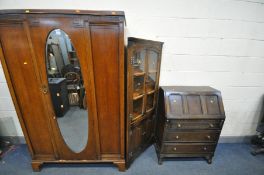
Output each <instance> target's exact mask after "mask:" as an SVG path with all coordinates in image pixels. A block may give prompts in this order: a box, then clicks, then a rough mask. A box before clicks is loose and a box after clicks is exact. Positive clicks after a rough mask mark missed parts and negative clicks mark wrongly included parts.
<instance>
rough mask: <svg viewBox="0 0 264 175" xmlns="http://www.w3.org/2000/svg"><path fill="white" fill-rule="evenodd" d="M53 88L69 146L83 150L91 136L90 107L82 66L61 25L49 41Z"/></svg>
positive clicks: (60, 122)
mask: <svg viewBox="0 0 264 175" xmlns="http://www.w3.org/2000/svg"><path fill="white" fill-rule="evenodd" d="M46 68H47V75H48V83H49V91H50V93H49V94H50V95H51V99H52V105H53V109H54V113H55V114H56V118H57V122H58V125H59V128H60V131H61V135H62V136H63V139H64V141H65V143H66V144H67V145H68V147H69V148H70V149H71V150H72V151H74V152H76V153H78V152H81V151H82V150H83V149H84V148H85V147H86V144H87V140H88V111H87V110H88V107H87V103H86V96H85V87H84V83H83V78H82V77H83V76H82V71H81V66H80V63H79V59H78V58H77V54H76V52H75V49H74V47H73V45H72V43H71V39H70V38H69V36H68V35H67V34H66V33H65V32H64V31H63V30H61V29H55V30H53V31H51V32H50V34H49V36H48V38H47V42H46Z"/></svg>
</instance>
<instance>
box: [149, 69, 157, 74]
mask: <svg viewBox="0 0 264 175" xmlns="http://www.w3.org/2000/svg"><path fill="white" fill-rule="evenodd" d="M148 73H150V74H154V73H157V71H156V70H149V71H148Z"/></svg>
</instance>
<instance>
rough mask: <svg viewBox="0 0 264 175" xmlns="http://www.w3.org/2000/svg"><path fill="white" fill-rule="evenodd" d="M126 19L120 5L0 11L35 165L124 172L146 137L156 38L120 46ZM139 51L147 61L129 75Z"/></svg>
mask: <svg viewBox="0 0 264 175" xmlns="http://www.w3.org/2000/svg"><path fill="white" fill-rule="evenodd" d="M124 26H125V16H124V12H120V11H85V10H2V11H0V58H1V63H2V67H3V70H4V73H5V77H6V80H7V83H8V87H9V90H10V93H11V96H12V99H13V102H14V105H15V109H16V112H17V115H18V118H19V121H20V124H21V127H22V130H23V133H24V136H25V139H26V142H27V145H28V148H29V152H30V154H31V157H32V168H33V170H34V171H40V168H41V166H42V165H43V164H45V163H113V164H115V165H116V166H117V167H118V169H119V170H120V171H125V169H126V165H127V167H128V166H129V164H130V162H131V160H132V157H133V159H134V158H135V157H137V155H139V153H140V152H142V150H143V148H146V147H147V146H149V145H150V144H151V143H152V141H153V138H152V137H153V133H154V132H153V128H154V127H153V125H154V123H155V119H154V118H155V115H154V113H155V109H156V108H155V105H156V99H157V96H156V95H157V92H158V77H159V67H160V55H161V47H162V43H160V42H154V41H148V40H140V39H135V38H130V39H129V43H130V44H129V46H128V48H127V52H126V49H125V48H126V46H125V40H126V39H125V37H124ZM130 46H131V47H130ZM129 48H131V49H129ZM139 50H142V53H141V52H138V51H139ZM125 53H127V54H125ZM140 54H141V55H140ZM142 54H145V55H142ZM139 57H141V58H140V59H142V58H144V59H145V62H144V64H146V65H147V64H148V62H147V61H148V60H149V63H150V64H149V65H150V66H145V67H146V68H144V70H143V71H142V72H134V74H133V75H132V72H131V71H132V67H133V65H134V64H135V66H138V65H139V63H141V62H140V59H139ZM134 58H137V59H136V62H133V61H135V59H134ZM135 66H134V67H135ZM151 68H153V69H151ZM151 71H152V72H151ZM134 82H136V83H134ZM132 86H133V87H135V88H134V90H135V92H136V91H137V90H136V89H139V91H141V90H142V91H141V93H139V94H137V95H136V94H135V93H133V88H131V87H132ZM148 87H149V88H148ZM139 91H137V92H139ZM128 94H129V95H128ZM133 94H134V96H133ZM140 100H141V101H140ZM137 101H140V102H137ZM133 105H134V107H133ZM139 108H141V111H139V110H138V109H139ZM133 109H134V113H133ZM138 111H139V112H140V113H141V114H140V113H137V115H136V112H138ZM141 123H143V124H141ZM135 128H136V130H135ZM147 131H149V132H147ZM145 135H147V136H146V137H147V138H148V139H147V140H148V141H147V142H146V143H144V144H143V145H144V146H142V144H141V143H143V142H141V141H139V140H140V139H141V140H142V139H143V136H145ZM144 140H146V139H144ZM134 142H138V143H137V144H136V143H134ZM139 142H140V143H139ZM129 144H130V145H131V144H133V145H134V147H133V148H131V147H130V146H129ZM140 150H141V151H140ZM134 153H135V154H134Z"/></svg>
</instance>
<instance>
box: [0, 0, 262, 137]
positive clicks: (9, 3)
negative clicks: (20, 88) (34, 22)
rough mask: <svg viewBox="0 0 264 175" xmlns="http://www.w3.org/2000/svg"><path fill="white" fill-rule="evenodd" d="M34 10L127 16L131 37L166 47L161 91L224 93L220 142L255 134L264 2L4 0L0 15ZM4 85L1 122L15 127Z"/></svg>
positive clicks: (0, 93) (0, 1) (259, 102)
mask: <svg viewBox="0 0 264 175" xmlns="http://www.w3.org/2000/svg"><path fill="white" fill-rule="evenodd" d="M30 8H38V9H52V8H54V9H89V10H122V11H125V13H126V20H127V35H128V36H134V37H142V38H146V39H153V40H160V41H164V42H165V44H164V51H163V58H162V65H161V66H162V67H161V77H160V84H161V85H210V86H212V87H215V88H217V89H219V90H221V91H222V95H223V99H224V106H225V110H226V117H227V118H226V122H225V125H224V128H223V132H222V136H243V135H251V134H254V133H255V128H256V125H257V121H258V118H259V113H260V109H261V105H262V95H263V93H264V0H217V1H216V0H155V1H153V0H145V1H144V0H140V1H139V0H133V1H129V0H122V1H121V0H120V1H114V0H108V1H102V0H100V1H99V0H96V1H93V2H89V1H81V0H68V1H66V0H64V1H63V0H55V1H54V0H44V1H35V0H27V1H21V0H0V9H30ZM0 82H1V83H0V89H1V91H0V111H1V113H0V116H1V117H6V116H13V119H14V120H15V123H17V117H16V115H14V113H13V111H14V108H13V105H12V104H11V100H10V96H9V94H8V93H7V89H6V84H5V79H4V76H3V73H2V71H0ZM18 130H19V129H18ZM17 134H18V135H21V131H20V130H19V132H18V133H17Z"/></svg>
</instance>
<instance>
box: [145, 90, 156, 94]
mask: <svg viewBox="0 0 264 175" xmlns="http://www.w3.org/2000/svg"><path fill="white" fill-rule="evenodd" d="M154 92H155V90H147V94H148V95H149V94H153V93H154Z"/></svg>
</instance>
